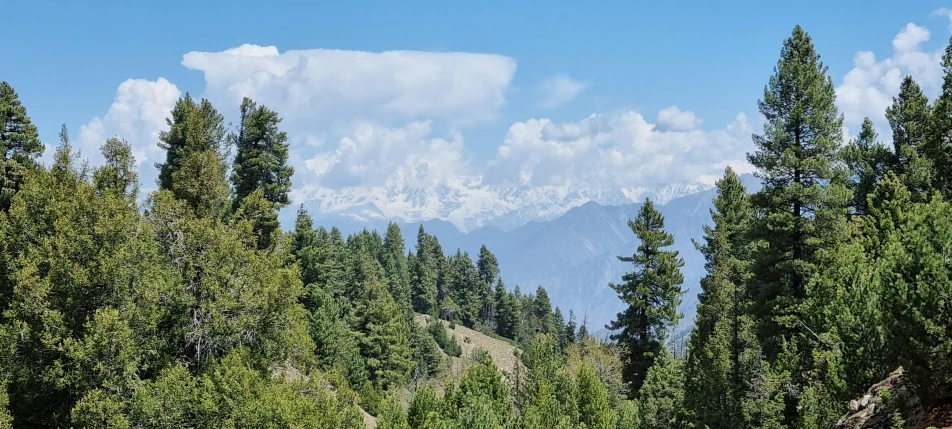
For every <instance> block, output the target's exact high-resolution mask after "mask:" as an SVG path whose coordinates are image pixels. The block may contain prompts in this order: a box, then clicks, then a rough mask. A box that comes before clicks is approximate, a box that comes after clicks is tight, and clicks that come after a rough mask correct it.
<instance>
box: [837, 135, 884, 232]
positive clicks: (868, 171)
mask: <svg viewBox="0 0 952 429" xmlns="http://www.w3.org/2000/svg"><path fill="white" fill-rule="evenodd" d="M876 137H877V136H876V131H875V130H874V129H873V121H872V120H870V119H869V118H868V117H867V118H865V119H863V128H862V129H861V130H860V133H859V136H857V137H856V139H854V140H853V141H851V142H850V143H849V145H847V146H846V147H844V148H843V149H842V152H843V154H842V156H843V159H844V161H846V165H847V168H849V172H850V175H851V176H852V177H851V179H850V181H849V187H850V190H851V191H852V192H853V201H852V202H851V203H850V207H851V211H852V213H854V214H856V215H860V216H864V215H866V214H867V213H868V212H869V208H868V207H869V204H868V203H867V198H868V197H869V194H871V193H872V192H873V188H874V187H875V186H876V182H878V181H879V179H881V178H882V177H883V174H884V171H885V170H886V168H887V163H888V162H889V158H891V157H892V156H891V154H890V153H889V150H888V149H887V148H886V146H884V145H882V144H881V143H879V142H878V141H876Z"/></svg>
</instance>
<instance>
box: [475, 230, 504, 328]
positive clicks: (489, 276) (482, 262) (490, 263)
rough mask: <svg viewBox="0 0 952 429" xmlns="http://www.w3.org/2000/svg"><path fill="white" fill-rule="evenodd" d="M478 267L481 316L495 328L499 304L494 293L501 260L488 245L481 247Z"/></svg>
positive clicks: (482, 320) (481, 318) (483, 320)
mask: <svg viewBox="0 0 952 429" xmlns="http://www.w3.org/2000/svg"><path fill="white" fill-rule="evenodd" d="M476 268H477V269H478V270H479V280H480V283H479V285H478V287H479V299H480V302H482V306H481V308H480V309H479V316H480V317H479V318H480V321H481V322H482V323H484V324H487V325H490V328H493V327H494V326H495V322H496V307H497V306H498V305H499V303H498V301H496V295H495V294H494V293H493V285H495V284H496V281H497V280H498V279H499V261H497V260H496V255H494V254H493V252H491V251H489V248H488V247H486V245H483V246H482V247H480V248H479V258H478V259H477V260H476Z"/></svg>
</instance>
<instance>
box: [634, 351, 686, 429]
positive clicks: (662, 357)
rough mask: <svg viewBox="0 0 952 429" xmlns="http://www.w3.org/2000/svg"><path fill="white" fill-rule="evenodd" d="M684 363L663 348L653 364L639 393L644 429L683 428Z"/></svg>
mask: <svg viewBox="0 0 952 429" xmlns="http://www.w3.org/2000/svg"><path fill="white" fill-rule="evenodd" d="M682 370H683V364H682V362H680V361H678V360H676V359H674V358H673V357H671V355H670V354H669V353H668V351H667V349H664V348H662V349H661V351H660V352H659V353H658V355H657V358H656V359H655V363H654V365H652V366H651V369H649V370H648V375H647V377H645V384H644V386H643V387H642V388H641V391H640V392H639V393H638V411H639V417H640V418H641V427H642V428H645V429H674V428H680V427H682V425H683V423H682V422H681V421H680V419H679V417H680V416H679V413H680V411H681V407H682V403H683V401H684V390H683V387H682V384H681V380H682V377H683V374H682Z"/></svg>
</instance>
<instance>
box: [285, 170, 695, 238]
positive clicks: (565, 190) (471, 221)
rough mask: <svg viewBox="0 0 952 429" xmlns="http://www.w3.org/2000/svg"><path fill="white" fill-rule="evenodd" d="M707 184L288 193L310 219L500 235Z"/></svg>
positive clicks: (661, 200)
mask: <svg viewBox="0 0 952 429" xmlns="http://www.w3.org/2000/svg"><path fill="white" fill-rule="evenodd" d="M711 187H712V185H711V184H707V183H702V182H682V183H672V184H662V185H644V186H634V187H630V188H616V189H573V188H572V187H569V186H553V185H550V186H529V185H522V186H515V187H500V186H491V185H488V184H485V183H483V181H482V180H481V179H480V178H478V177H459V178H458V179H457V180H455V181H453V182H450V183H444V184H439V185H436V186H432V187H425V188H424V187H413V186H408V185H403V186H393V187H383V186H380V187H352V188H343V189H328V188H321V187H305V188H302V189H298V190H295V191H294V195H293V198H294V200H295V201H300V202H303V204H304V205H305V207H306V208H307V209H308V211H309V212H310V213H311V214H312V215H313V216H315V217H316V218H326V217H342V218H347V219H350V220H353V221H356V222H373V221H382V220H387V221H390V220H393V221H397V222H400V223H410V222H420V221H427V220H434V219H439V220H444V221H447V222H450V223H452V224H453V225H454V226H456V227H457V228H458V229H459V230H460V231H462V232H468V231H472V230H475V229H478V228H480V227H483V226H495V227H497V228H499V229H502V230H504V231H508V230H511V229H513V228H516V227H519V226H522V225H525V224H526V223H528V222H531V221H548V220H552V219H555V218H557V217H559V216H561V215H563V214H565V213H566V212H568V211H569V210H571V209H572V208H574V207H579V206H581V205H583V204H585V203H588V202H596V203H598V204H600V205H605V206H618V205H624V204H631V203H637V202H642V201H643V200H644V199H645V198H646V197H647V198H651V200H652V201H654V202H655V203H657V204H666V203H667V202H669V201H672V200H674V199H677V198H680V197H683V196H686V195H691V194H695V193H698V192H702V191H704V190H707V189H710V188H711Z"/></svg>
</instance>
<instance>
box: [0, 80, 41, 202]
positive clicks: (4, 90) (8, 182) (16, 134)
mask: <svg viewBox="0 0 952 429" xmlns="http://www.w3.org/2000/svg"><path fill="white" fill-rule="evenodd" d="M42 154H43V143H42V142H40V137H39V134H38V133H37V131H36V126H35V125H33V122H32V121H31V120H30V117H29V116H28V115H27V112H26V107H24V106H23V104H22V103H21V102H20V96H19V95H18V94H17V92H16V91H15V90H14V89H13V87H12V86H10V84H9V83H7V81H2V82H0V211H6V210H8V209H9V208H10V200H11V199H12V198H13V194H15V193H16V192H17V190H18V189H20V186H21V185H22V184H23V180H24V179H25V177H26V174H27V172H29V171H30V170H32V169H33V168H35V167H36V160H37V158H39V157H40V155H42Z"/></svg>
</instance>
